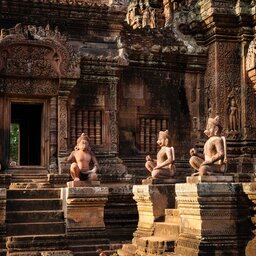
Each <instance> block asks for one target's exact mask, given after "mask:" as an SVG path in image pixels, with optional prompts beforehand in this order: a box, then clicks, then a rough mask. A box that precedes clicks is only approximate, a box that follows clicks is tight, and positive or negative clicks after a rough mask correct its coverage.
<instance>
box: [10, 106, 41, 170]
mask: <svg viewBox="0 0 256 256" xmlns="http://www.w3.org/2000/svg"><path fill="white" fill-rule="evenodd" d="M42 109H43V104H37V105H34V104H21V103H12V104H11V149H10V152H11V156H10V165H13V166H15V165H41V120H42ZM13 131H14V132H13ZM12 136H16V137H12ZM12 142H14V144H15V142H16V144H15V145H12ZM15 157H16V158H17V160H16V159H15V161H13V160H14V159H12V158H15Z"/></svg>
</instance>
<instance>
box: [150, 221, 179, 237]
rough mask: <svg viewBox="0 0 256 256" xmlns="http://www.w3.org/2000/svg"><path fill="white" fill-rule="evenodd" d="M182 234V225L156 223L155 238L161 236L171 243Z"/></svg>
mask: <svg viewBox="0 0 256 256" xmlns="http://www.w3.org/2000/svg"><path fill="white" fill-rule="evenodd" d="M179 233H180V225H179V224H175V223H174V224H173V223H166V222H156V223H155V230H154V236H159V237H162V238H165V239H168V240H170V241H174V240H176V239H178V236H179Z"/></svg>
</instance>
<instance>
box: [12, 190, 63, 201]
mask: <svg viewBox="0 0 256 256" xmlns="http://www.w3.org/2000/svg"><path fill="white" fill-rule="evenodd" d="M60 195H61V190H60V189H47V190H46V189H37V190H32V189H27V190H8V191H7V198H8V199H20V198H23V199H27V198H60Z"/></svg>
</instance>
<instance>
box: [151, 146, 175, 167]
mask: <svg viewBox="0 0 256 256" xmlns="http://www.w3.org/2000/svg"><path fill="white" fill-rule="evenodd" d="M166 156H167V159H166V160H165V161H163V162H162V163H160V164H159V163H158V165H157V166H156V167H155V168H154V169H159V168H163V167H165V166H168V165H170V164H173V163H174V159H173V154H172V149H171V148H169V147H166Z"/></svg>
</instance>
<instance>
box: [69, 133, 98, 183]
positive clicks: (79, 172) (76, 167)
mask: <svg viewBox="0 0 256 256" xmlns="http://www.w3.org/2000/svg"><path fill="white" fill-rule="evenodd" d="M67 160H68V162H70V163H71V166H70V174H71V176H72V178H73V179H74V181H78V180H90V181H91V180H97V170H98V169H99V164H98V162H97V159H96V157H95V155H94V153H93V152H92V151H91V148H90V146H89V138H88V137H87V136H86V135H85V134H84V133H82V134H81V136H80V137H79V138H78V139H77V145H76V147H75V149H74V150H73V151H72V152H71V154H70V156H69V157H68V159H67ZM90 162H93V164H94V166H93V168H92V169H91V170H90Z"/></svg>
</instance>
